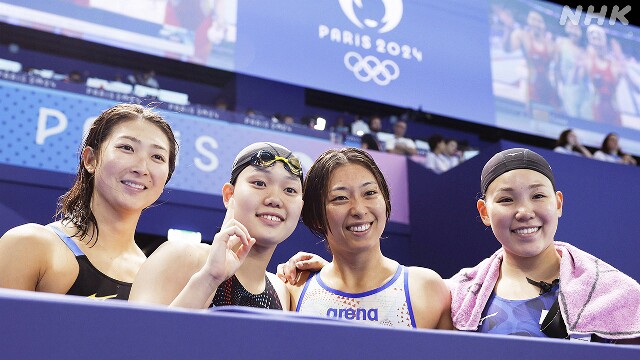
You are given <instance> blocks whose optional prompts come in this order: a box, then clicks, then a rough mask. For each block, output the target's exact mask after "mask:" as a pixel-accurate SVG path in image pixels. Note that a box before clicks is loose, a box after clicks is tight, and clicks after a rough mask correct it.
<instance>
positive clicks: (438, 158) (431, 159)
mask: <svg viewBox="0 0 640 360" xmlns="http://www.w3.org/2000/svg"><path fill="white" fill-rule="evenodd" d="M427 142H428V143H429V148H430V149H431V151H429V152H428V153H427V158H426V160H425V166H426V168H427V169H429V170H431V171H433V172H434V173H436V174H442V173H443V172H445V171H447V170H449V169H450V168H451V162H450V160H449V157H448V156H447V153H446V151H447V143H446V141H445V140H444V137H442V135H439V134H434V135H431V136H430V137H429V139H427Z"/></svg>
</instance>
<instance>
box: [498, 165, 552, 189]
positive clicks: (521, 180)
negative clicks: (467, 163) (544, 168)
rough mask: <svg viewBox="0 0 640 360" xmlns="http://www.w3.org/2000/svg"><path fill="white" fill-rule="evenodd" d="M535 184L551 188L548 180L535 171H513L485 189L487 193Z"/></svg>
mask: <svg viewBox="0 0 640 360" xmlns="http://www.w3.org/2000/svg"><path fill="white" fill-rule="evenodd" d="M535 184H542V185H545V186H549V187H550V188H552V187H553V186H552V184H551V180H549V178H547V177H546V176H544V175H543V174H541V173H539V172H537V171H535V170H530V169H515V170H511V171H507V172H506V173H504V174H502V175H500V176H498V177H497V178H496V179H495V180H494V181H493V182H492V183H491V184H490V185H489V187H488V188H487V193H489V192H491V191H495V190H498V189H500V188H503V187H509V188H515V187H523V186H525V187H528V186H530V185H535Z"/></svg>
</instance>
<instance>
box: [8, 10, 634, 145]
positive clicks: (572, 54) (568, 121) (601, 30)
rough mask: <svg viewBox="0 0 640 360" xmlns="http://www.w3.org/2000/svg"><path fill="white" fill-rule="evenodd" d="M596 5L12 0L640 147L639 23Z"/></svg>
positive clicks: (88, 26)
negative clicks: (566, 9) (593, 9)
mask: <svg viewBox="0 0 640 360" xmlns="http://www.w3.org/2000/svg"><path fill="white" fill-rule="evenodd" d="M586 11H587V10H586V9H583V11H582V13H578V12H576V11H575V10H574V11H573V12H572V13H571V15H572V18H570V19H569V21H568V22H569V25H566V24H564V23H563V16H562V14H563V7H562V6H560V5H557V4H553V3H549V2H545V1H534V0H448V1H438V0H376V1H374V0H368V1H364V0H326V1H299V0H280V1H278V2H270V1H262V0H243V1H241V2H239V1H237V0H136V1H124V0H31V1H28V2H26V1H17V0H0V21H4V22H7V23H11V24H15V25H20V26H25V27H31V28H36V29H39V30H43V31H49V32H53V33H56V34H60V35H65V36H72V37H77V38H81V39H85V40H89V41H94V42H99V43H104V44H108V45H112V46H118V47H123V48H127V49H131V50H135V51H140V52H145V53H150V54H155V55H158V56H163V57H167V58H172V59H179V60H182V61H186V62H192V63H195V64H202V65H206V66H210V67H215V68H219V69H223V70H229V71H235V72H238V73H243V74H248V75H252V76H257V77H262V78H266V79H271V80H275V81H280V82H286V83H290V84H294V85H299V86H304V87H309V88H314V89H318V90H323V91H328V92H332V93H337V94H342V95H347V96H353V97H357V98H362V99H367V100H372V101H376V102H381V103H385V104H391V105H395V106H399V107H407V108H411V109H419V110H423V111H426V112H430V113H435V114H440V115H444V116H448V117H452V118H457V119H462V120H467V121H472V122H476V123H480V124H484V125H489V126H496V127H499V128H504V129H509V130H514V131H519V132H523V133H528V134H533V135H541V136H544V137H548V138H557V137H558V135H559V134H560V132H562V131H563V130H564V129H566V128H573V129H574V130H575V132H576V133H577V135H578V137H579V138H580V139H581V140H582V142H583V143H584V144H585V145H590V146H594V147H599V146H600V144H601V142H602V139H603V138H604V136H605V135H606V134H607V133H609V132H616V133H618V134H619V135H620V143H621V146H622V148H623V150H624V151H626V152H630V153H633V154H640V110H639V109H640V104H639V101H640V97H639V95H640V68H639V66H640V65H638V63H637V59H638V56H640V54H639V52H640V44H639V43H638V39H639V38H640V32H639V29H638V28H636V27H633V26H630V25H624V24H621V23H619V22H618V23H614V24H610V22H609V20H608V19H604V18H602V19H599V18H597V17H595V18H594V17H590V16H588V15H587V14H586ZM598 11H599V9H598ZM567 14H568V13H565V15H567ZM608 14H610V12H609V13H608ZM608 14H607V15H608ZM564 20H567V18H566V16H565V17H564ZM571 21H574V22H576V24H575V25H573V24H571Z"/></svg>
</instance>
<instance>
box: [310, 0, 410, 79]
mask: <svg viewBox="0 0 640 360" xmlns="http://www.w3.org/2000/svg"><path fill="white" fill-rule="evenodd" d="M338 3H339V5H340V8H341V10H342V12H343V13H344V15H345V16H346V17H347V19H349V21H351V23H353V24H354V25H355V26H356V27H358V28H359V29H362V33H360V32H358V31H353V30H351V29H340V28H338V27H336V26H329V25H325V24H321V25H319V27H318V38H319V39H320V40H322V41H330V42H332V43H336V44H341V45H346V46H349V47H352V48H355V49H350V50H349V51H347V52H346V53H345V54H344V57H343V62H344V65H345V67H346V68H347V70H349V71H351V72H352V73H353V75H354V77H355V78H356V79H357V80H359V81H361V82H365V83H366V82H372V83H374V84H376V85H379V86H386V85H389V84H390V83H391V82H392V81H393V80H395V79H397V78H398V77H399V76H400V66H399V65H398V63H397V61H396V60H397V59H398V60H415V61H418V62H422V51H421V50H420V49H419V48H417V47H415V46H411V45H409V44H402V43H399V42H396V41H390V40H387V39H386V38H383V37H378V38H374V37H372V36H371V35H369V34H371V32H372V31H375V32H376V33H378V34H384V33H387V32H390V31H391V30H393V29H395V28H396V27H397V26H398V25H399V24H400V21H401V20H402V15H403V12H404V5H403V3H402V0H380V3H379V4H374V2H373V1H369V2H367V6H366V7H365V6H364V5H363V1H362V0H338ZM381 10H382V11H381ZM356 50H357V51H356ZM370 52H375V54H370Z"/></svg>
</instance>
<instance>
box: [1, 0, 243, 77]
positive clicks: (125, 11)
mask: <svg viewBox="0 0 640 360" xmlns="http://www.w3.org/2000/svg"><path fill="white" fill-rule="evenodd" d="M236 16H237V0H135V1H129V0H29V1H24V0H17V1H16V0H8V1H0V21H4V22H7V23H10V24H14V25H19V26H24V27H29V28H34V29H38V30H43V31H48V32H52V33H55V34H60V35H65V36H69V37H75V38H80V39H83V40H87V41H92V42H96V43H100V44H106V45H110V46H115V47H120V48H124V49H128V50H133V51H139V52H143V53H147V54H152V55H158V56H162V57H167V58H171V59H177V60H182V61H186V62H191V63H195V64H201V65H207V66H211V67H215V68H220V69H224V70H233V58H234V47H235V43H236Z"/></svg>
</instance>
